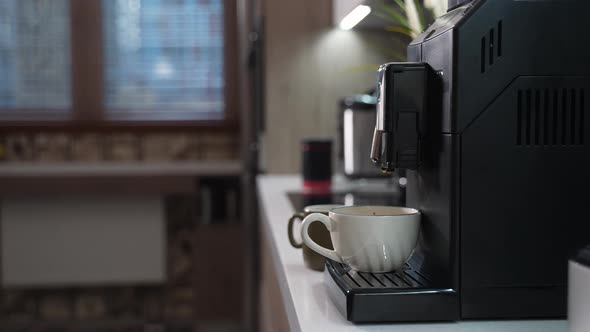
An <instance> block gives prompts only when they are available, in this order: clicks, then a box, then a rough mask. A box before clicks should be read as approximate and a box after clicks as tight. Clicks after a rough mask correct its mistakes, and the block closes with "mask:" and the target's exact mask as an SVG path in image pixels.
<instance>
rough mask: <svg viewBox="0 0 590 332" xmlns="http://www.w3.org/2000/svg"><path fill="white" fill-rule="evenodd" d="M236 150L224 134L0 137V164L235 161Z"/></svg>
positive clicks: (234, 140)
mask: <svg viewBox="0 0 590 332" xmlns="http://www.w3.org/2000/svg"><path fill="white" fill-rule="evenodd" d="M238 151H239V146H238V142H237V137H236V135H234V134H228V133H225V132H201V131H196V132H174V133H145V134H134V133H119V132H117V133H95V132H88V133H65V132H63V133H60V132H57V133H55V132H47V133H43V132H39V133H9V134H4V135H0V160H2V161H34V162H68V161H76V162H77V161H80V162H100V161H105V162H114V161H146V162H149V161H197V160H234V159H237V158H238Z"/></svg>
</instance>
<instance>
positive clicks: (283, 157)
mask: <svg viewBox="0 0 590 332" xmlns="http://www.w3.org/2000/svg"><path fill="white" fill-rule="evenodd" d="M265 14H266V45H265V47H266V49H265V56H266V76H265V78H266V91H265V92H266V97H265V98H266V112H267V113H266V125H267V126H266V135H265V137H264V142H263V157H262V159H263V161H262V162H263V164H264V165H263V167H265V169H266V170H267V171H268V172H269V173H296V172H299V171H300V163H301V161H300V160H301V159H300V157H301V156H300V155H301V153H300V149H299V143H300V141H301V139H302V138H303V137H333V138H334V139H335V138H336V135H337V124H338V122H337V120H338V110H339V109H338V101H339V99H340V98H342V97H343V96H347V95H351V94H354V93H361V92H364V91H366V90H367V89H369V88H371V87H373V86H374V85H375V76H376V73H375V71H374V70H370V69H367V67H368V66H370V65H378V64H381V63H384V62H387V61H388V58H387V57H386V56H384V55H381V54H379V52H378V51H377V50H378V49H380V48H387V46H388V45H387V38H388V36H387V35H386V34H385V33H383V32H381V31H379V30H375V31H367V32H358V31H354V30H352V31H342V30H339V29H338V28H336V27H333V26H332V17H331V15H332V11H331V6H330V2H329V1H317V2H316V1H311V0H303V1H284V0H280V1H279V0H276V1H275V0H273V1H267V2H266V4H265ZM389 61H391V60H389ZM361 66H363V67H365V69H360V68H359V67H361Z"/></svg>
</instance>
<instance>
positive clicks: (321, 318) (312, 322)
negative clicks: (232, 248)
mask: <svg viewBox="0 0 590 332" xmlns="http://www.w3.org/2000/svg"><path fill="white" fill-rule="evenodd" d="M257 182H258V191H259V199H260V210H261V218H262V225H261V227H262V230H263V232H264V235H265V236H266V237H268V239H269V241H268V242H269V243H270V246H271V249H272V257H273V263H274V265H275V269H276V272H277V278H278V281H279V287H280V289H281V295H282V297H283V303H284V305H285V309H286V312H287V316H288V320H289V326H290V328H291V330H292V331H304V332H308V331H320V332H331V331H390V332H397V331H399V332H401V331H404V332H430V331H434V332H467V331H469V332H500V331H502V332H525V331H526V332H529V331H531V332H566V331H567V329H568V325H567V321H565V320H519V321H461V322H451V323H412V324H391V323H389V324H369V325H367V324H363V325H355V324H353V323H351V322H349V321H347V320H346V319H345V318H344V316H342V314H341V313H340V312H339V311H338V309H336V307H335V306H334V304H333V303H332V302H331V300H330V298H329V297H328V294H327V292H326V289H325V287H324V284H323V274H322V273H321V272H316V271H313V270H310V269H308V268H306V267H305V266H304V264H303V258H302V254H301V251H300V250H299V249H295V248H293V247H292V246H291V245H290V244H289V240H288V238H287V221H288V219H289V217H291V215H292V214H293V212H294V211H293V207H292V206H291V203H290V202H289V199H288V197H287V195H286V193H287V192H292V191H298V190H300V189H301V179H300V177H298V176H259V177H258V179H257ZM349 185H350V184H347V183H343V182H340V181H335V182H334V185H333V187H334V188H335V189H338V188H342V187H346V186H349Z"/></svg>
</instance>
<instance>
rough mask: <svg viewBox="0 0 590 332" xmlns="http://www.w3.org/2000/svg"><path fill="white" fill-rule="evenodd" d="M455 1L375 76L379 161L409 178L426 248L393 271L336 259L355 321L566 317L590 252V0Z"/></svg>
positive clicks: (338, 284) (334, 278)
mask: <svg viewBox="0 0 590 332" xmlns="http://www.w3.org/2000/svg"><path fill="white" fill-rule="evenodd" d="M449 3H450V10H449V11H448V13H447V14H445V15H443V16H442V17H440V18H438V19H437V20H436V22H434V23H433V24H432V25H431V26H430V27H429V28H428V29H427V30H426V31H424V32H423V33H422V34H420V35H419V36H418V37H417V38H416V39H415V40H414V41H413V42H412V43H411V44H410V45H409V47H408V59H409V61H411V62H407V63H389V64H385V65H383V66H381V67H380V69H379V72H378V82H377V88H378V90H379V94H380V95H379V103H378V113H377V126H376V130H375V137H374V141H373V149H372V156H371V157H372V159H373V160H374V161H375V162H377V163H378V164H379V165H381V167H382V168H383V169H384V170H385V171H395V172H398V171H402V172H405V173H406V177H407V187H406V205H407V206H410V207H413V208H416V209H419V210H420V211H422V213H423V215H422V225H421V227H422V228H421V235H420V239H419V244H418V246H417V248H416V251H415V253H414V254H413V256H412V257H411V258H410V260H409V261H408V262H407V264H406V267H405V268H404V269H403V270H401V271H397V272H395V273H386V274H369V273H358V272H356V271H352V270H350V269H349V268H347V267H346V266H344V265H341V264H337V263H335V262H332V261H329V262H328V263H327V269H326V272H325V276H326V283H327V285H328V292H329V294H330V297H331V298H332V300H333V301H334V303H335V304H336V306H337V307H338V308H339V309H340V311H341V312H342V313H343V314H344V315H345V316H346V318H347V319H348V320H350V321H353V322H385V321H389V322H395V321H442V320H459V319H512V318H516V319H520V318H553V317H556V318H559V317H565V315H566V294H567V285H566V281H567V266H568V265H567V264H568V258H569V257H570V256H571V255H573V254H574V253H575V252H576V251H577V250H578V249H580V248H581V247H583V245H584V244H586V243H590V208H589V206H590V204H589V203H590V201H589V200H588V194H587V190H588V188H589V186H590V147H589V146H588V145H586V144H585V142H586V140H587V134H585V132H586V131H588V129H589V127H590V125H589V121H590V114H588V104H590V43H588V36H587V33H588V31H589V30H590V17H589V14H590V1H587V0H544V1H533V0H473V1H465V0H463V1H461V0H459V1H457V0H455V1H449ZM586 92H589V97H586ZM586 99H588V100H586Z"/></svg>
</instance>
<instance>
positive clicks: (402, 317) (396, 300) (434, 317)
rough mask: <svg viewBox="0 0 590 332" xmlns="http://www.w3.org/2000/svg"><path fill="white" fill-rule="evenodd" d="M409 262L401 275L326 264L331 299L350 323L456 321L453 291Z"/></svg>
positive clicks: (415, 262)
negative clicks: (439, 285) (436, 282)
mask: <svg viewBox="0 0 590 332" xmlns="http://www.w3.org/2000/svg"><path fill="white" fill-rule="evenodd" d="M413 266H419V263H418V261H417V260H416V261H413V262H412V261H410V262H409V264H406V266H405V267H404V269H403V270H402V271H397V272H392V273H363V272H357V271H354V270H351V269H350V268H349V267H347V266H346V265H343V264H340V263H336V262H333V261H330V260H328V261H327V262H326V270H325V272H324V273H325V280H326V284H327V287H328V293H329V295H330V298H331V299H332V301H333V302H334V303H335V305H336V307H337V308H338V309H339V310H340V311H341V312H342V314H343V315H344V316H345V317H346V318H347V319H348V320H350V321H352V322H355V323H363V322H402V321H447V320H457V319H458V318H459V310H458V309H459V306H458V297H457V294H456V292H455V291H454V290H452V289H449V288H440V287H435V286H434V285H435V281H433V280H431V279H430V278H429V277H428V276H426V275H425V274H424V273H422V272H421V271H420V269H419V268H415V267H413Z"/></svg>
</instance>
